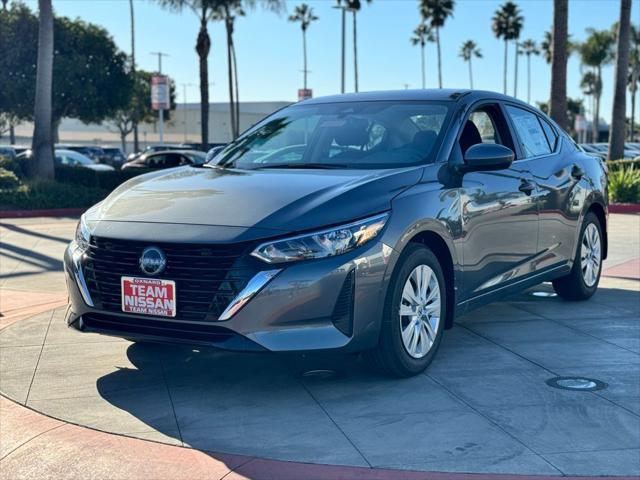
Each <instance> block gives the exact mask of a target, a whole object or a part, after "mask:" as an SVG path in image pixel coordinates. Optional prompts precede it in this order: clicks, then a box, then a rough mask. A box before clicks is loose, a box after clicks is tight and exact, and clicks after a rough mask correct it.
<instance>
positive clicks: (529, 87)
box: [527, 53, 531, 104]
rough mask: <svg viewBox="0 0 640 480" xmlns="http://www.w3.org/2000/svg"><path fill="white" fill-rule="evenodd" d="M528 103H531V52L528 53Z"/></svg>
mask: <svg viewBox="0 0 640 480" xmlns="http://www.w3.org/2000/svg"><path fill="white" fill-rule="evenodd" d="M527 103H529V104H530V103H531V54H530V53H527Z"/></svg>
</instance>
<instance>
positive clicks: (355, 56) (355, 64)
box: [353, 10, 358, 92]
mask: <svg viewBox="0 0 640 480" xmlns="http://www.w3.org/2000/svg"><path fill="white" fill-rule="evenodd" d="M356 13H357V12H356V11H355V10H354V11H353V81H354V86H355V91H356V92H357V91H358V33H357V23H358V22H357V20H356Z"/></svg>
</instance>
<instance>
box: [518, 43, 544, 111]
mask: <svg viewBox="0 0 640 480" xmlns="http://www.w3.org/2000/svg"><path fill="white" fill-rule="evenodd" d="M520 48H521V49H522V53H523V54H524V55H526V56H527V103H531V55H540V50H539V49H538V46H537V45H536V42H535V41H534V40H532V39H530V38H528V39H527V40H525V41H524V42H522V43H521V44H520Z"/></svg>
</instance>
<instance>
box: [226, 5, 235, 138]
mask: <svg viewBox="0 0 640 480" xmlns="http://www.w3.org/2000/svg"><path fill="white" fill-rule="evenodd" d="M225 27H226V31H227V77H228V80H229V115H230V121H231V125H230V127H231V139H232V140H233V139H235V138H236V131H235V130H236V109H235V102H234V95H233V90H234V87H233V55H232V53H231V42H232V38H231V19H230V18H229V15H226V16H225Z"/></svg>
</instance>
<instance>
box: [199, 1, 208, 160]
mask: <svg viewBox="0 0 640 480" xmlns="http://www.w3.org/2000/svg"><path fill="white" fill-rule="evenodd" d="M210 48H211V39H210V38H209V32H208V31H207V15H206V11H204V10H203V12H202V16H201V17H200V32H199V33H198V40H197V43H196V52H197V53H198V62H199V63H198V65H199V69H200V141H201V143H202V148H203V149H205V150H206V149H207V148H208V147H209V61H208V57H209V50H210Z"/></svg>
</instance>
